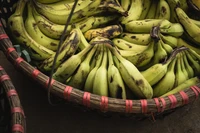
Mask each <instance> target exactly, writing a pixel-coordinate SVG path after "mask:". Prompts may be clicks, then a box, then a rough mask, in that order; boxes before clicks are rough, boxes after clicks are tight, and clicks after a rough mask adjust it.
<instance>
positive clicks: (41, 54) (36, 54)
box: [7, 0, 54, 60]
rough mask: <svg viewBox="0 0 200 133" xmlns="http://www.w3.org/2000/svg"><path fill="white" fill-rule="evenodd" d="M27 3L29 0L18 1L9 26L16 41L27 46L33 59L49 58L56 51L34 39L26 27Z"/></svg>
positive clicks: (9, 19) (9, 20)
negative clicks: (25, 9) (25, 10)
mask: <svg viewBox="0 0 200 133" xmlns="http://www.w3.org/2000/svg"><path fill="white" fill-rule="evenodd" d="M26 3H27V2H26V1H25V0H20V1H19V2H18V3H17V7H16V10H15V12H14V13H13V14H12V15H11V16H10V17H9V18H8V23H7V25H8V28H9V30H10V32H12V33H13V38H14V39H15V40H16V42H18V43H19V44H21V45H22V46H23V47H25V48H26V50H27V51H28V52H29V54H30V56H31V58H32V59H35V60H44V59H47V58H49V57H50V56H51V55H52V54H54V52H53V51H52V50H49V49H47V48H46V47H44V46H42V45H41V44H39V43H37V42H36V41H34V40H33V39H32V38H31V37H30V36H29V34H28V33H27V31H26V29H25V26H24V20H23V12H24V8H25V6H26Z"/></svg>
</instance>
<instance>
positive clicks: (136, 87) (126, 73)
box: [110, 47, 153, 99]
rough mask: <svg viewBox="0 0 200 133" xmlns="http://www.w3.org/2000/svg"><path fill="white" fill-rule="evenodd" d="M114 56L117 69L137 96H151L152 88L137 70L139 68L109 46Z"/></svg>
mask: <svg viewBox="0 0 200 133" xmlns="http://www.w3.org/2000/svg"><path fill="white" fill-rule="evenodd" d="M110 50H111V52H112V54H113V55H114V56H116V58H117V59H118V60H119V63H118V65H117V66H118V69H119V71H120V74H121V76H122V78H123V80H124V82H125V84H126V85H127V86H128V87H129V88H130V89H131V91H132V92H133V93H134V94H135V95H137V97H139V98H147V99H149V98H152V96H153V90H152V87H151V86H150V84H149V83H148V82H147V80H146V79H145V78H144V77H143V75H142V74H141V73H140V72H139V70H138V69H137V68H136V67H135V66H134V65H133V64H132V63H131V62H130V61H128V60H126V59H125V58H123V57H122V56H121V55H120V54H119V53H118V52H117V50H116V49H115V48H114V47H112V48H111V47H110Z"/></svg>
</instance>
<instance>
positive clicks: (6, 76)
mask: <svg viewBox="0 0 200 133" xmlns="http://www.w3.org/2000/svg"><path fill="white" fill-rule="evenodd" d="M9 79H10V77H9V76H8V75H7V74H6V75H2V76H1V77H0V82H3V81H5V80H9Z"/></svg>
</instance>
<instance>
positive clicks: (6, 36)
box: [0, 34, 8, 40]
mask: <svg viewBox="0 0 200 133" xmlns="http://www.w3.org/2000/svg"><path fill="white" fill-rule="evenodd" d="M6 38H8V35H7V34H1V35H0V40H3V39H6Z"/></svg>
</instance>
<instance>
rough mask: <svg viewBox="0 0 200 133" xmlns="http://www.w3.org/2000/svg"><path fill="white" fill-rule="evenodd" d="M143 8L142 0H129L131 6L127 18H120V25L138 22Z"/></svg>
mask: <svg viewBox="0 0 200 133" xmlns="http://www.w3.org/2000/svg"><path fill="white" fill-rule="evenodd" d="M142 10H143V6H142V0H131V5H130V8H129V10H128V16H126V17H124V16H123V17H122V18H121V20H120V21H121V23H122V24H126V23H128V22H131V21H133V20H138V19H139V18H140V15H141V14H142Z"/></svg>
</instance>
